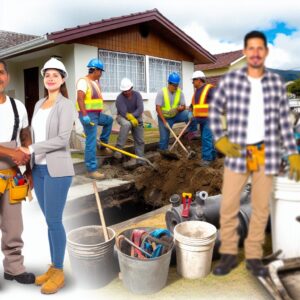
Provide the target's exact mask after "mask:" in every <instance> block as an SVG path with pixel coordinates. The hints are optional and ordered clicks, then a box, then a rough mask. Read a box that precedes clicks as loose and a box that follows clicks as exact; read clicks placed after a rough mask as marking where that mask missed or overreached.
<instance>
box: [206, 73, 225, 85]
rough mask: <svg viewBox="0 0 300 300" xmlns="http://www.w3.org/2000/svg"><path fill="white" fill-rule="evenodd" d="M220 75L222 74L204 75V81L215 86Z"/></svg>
mask: <svg viewBox="0 0 300 300" xmlns="http://www.w3.org/2000/svg"><path fill="white" fill-rule="evenodd" d="M222 77H223V75H218V76H211V77H206V83H210V84H212V85H214V86H217V85H218V83H219V81H220V79H221V78H222Z"/></svg>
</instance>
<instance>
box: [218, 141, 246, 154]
mask: <svg viewBox="0 0 300 300" xmlns="http://www.w3.org/2000/svg"><path fill="white" fill-rule="evenodd" d="M215 146H216V148H217V149H218V150H219V151H220V152H222V153H223V154H225V155H226V156H228V157H241V156H242V155H241V152H240V150H241V146H240V145H238V144H234V143H231V142H230V141H229V139H228V137H227V136H223V137H221V138H220V139H218V140H217V142H216V144H215Z"/></svg>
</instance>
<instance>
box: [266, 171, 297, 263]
mask: <svg viewBox="0 0 300 300" xmlns="http://www.w3.org/2000/svg"><path fill="white" fill-rule="evenodd" d="M271 224H272V247H273V252H276V251H277V250H282V254H281V255H280V258H292V257H299V256H300V238H299V237H300V183H299V182H296V181H294V180H290V179H288V178H287V177H281V176H279V177H276V178H275V179H274V193H273V199H272V201H271Z"/></svg>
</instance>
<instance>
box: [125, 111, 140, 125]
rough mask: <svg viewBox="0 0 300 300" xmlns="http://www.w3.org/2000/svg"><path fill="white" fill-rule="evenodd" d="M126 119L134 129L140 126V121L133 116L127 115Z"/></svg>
mask: <svg viewBox="0 0 300 300" xmlns="http://www.w3.org/2000/svg"><path fill="white" fill-rule="evenodd" d="M126 118H127V120H128V121H129V122H130V123H131V124H132V126H133V127H136V126H138V125H139V121H138V120H137V118H136V117H135V116H134V115H133V114H130V113H127V114H126Z"/></svg>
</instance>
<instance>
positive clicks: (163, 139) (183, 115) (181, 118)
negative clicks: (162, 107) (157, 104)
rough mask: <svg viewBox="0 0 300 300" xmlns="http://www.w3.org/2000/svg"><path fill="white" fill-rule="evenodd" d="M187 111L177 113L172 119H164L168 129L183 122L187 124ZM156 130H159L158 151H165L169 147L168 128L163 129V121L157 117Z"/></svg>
mask: <svg viewBox="0 0 300 300" xmlns="http://www.w3.org/2000/svg"><path fill="white" fill-rule="evenodd" d="M188 113H189V112H188V111H187V110H183V111H181V112H180V113H178V114H177V115H176V116H175V117H174V118H169V119H166V121H167V122H168V124H169V125H170V127H171V128H172V127H173V125H174V124H175V123H181V122H185V123H188V121H189V118H188ZM158 128H159V136H160V140H159V149H160V150H167V149H168V145H169V138H170V131H169V129H168V128H166V127H165V125H164V123H163V121H162V120H161V119H160V117H158Z"/></svg>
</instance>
